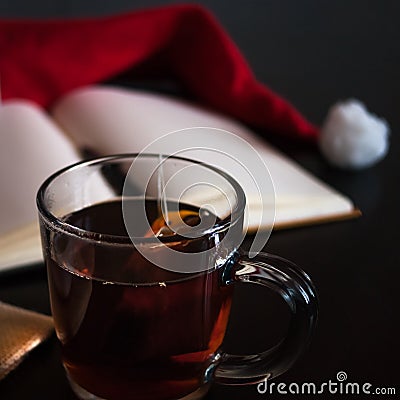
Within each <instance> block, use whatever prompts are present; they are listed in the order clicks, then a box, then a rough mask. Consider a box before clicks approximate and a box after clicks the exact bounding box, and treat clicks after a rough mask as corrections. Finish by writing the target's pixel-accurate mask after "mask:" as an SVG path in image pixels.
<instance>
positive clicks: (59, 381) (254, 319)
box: [0, 0, 400, 399]
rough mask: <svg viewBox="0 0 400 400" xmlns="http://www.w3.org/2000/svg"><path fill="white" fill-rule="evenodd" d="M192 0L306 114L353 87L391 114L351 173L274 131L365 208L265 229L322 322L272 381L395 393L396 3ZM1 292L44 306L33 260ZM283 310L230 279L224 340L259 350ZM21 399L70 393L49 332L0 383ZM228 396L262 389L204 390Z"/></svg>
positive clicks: (44, 5)
mask: <svg viewBox="0 0 400 400" xmlns="http://www.w3.org/2000/svg"><path fill="white" fill-rule="evenodd" d="M169 3H171V2H165V1H164V2H163V1H135V0H131V1H123V0H114V1H113V2H112V3H111V2H109V1H105V0H103V1H78V0H74V1H69V2H65V3H64V2H53V1H35V2H31V1H28V0H25V1H21V0H14V1H12V2H8V3H4V2H1V3H0V17H77V16H94V15H107V14H111V13H119V12H124V11H128V10H134V9H138V8H143V7H144V6H148V5H160V4H169ZM197 3H199V4H203V5H206V6H207V7H209V8H210V9H211V10H212V11H213V12H214V13H215V15H216V16H217V17H218V19H219V20H220V21H221V23H222V24H223V25H224V27H225V28H226V29H227V31H228V32H229V33H230V35H231V36H232V37H233V39H234V40H235V41H236V43H237V44H238V46H239V48H240V49H241V51H242V52H243V53H244V55H245V56H246V58H247V60H248V62H249V64H250V65H251V67H252V68H253V70H254V73H255V75H256V76H257V77H258V78H259V80H260V81H262V82H263V83H265V84H266V85H268V86H269V87H270V88H272V89H274V90H275V91H277V92H278V93H280V94H281V95H282V96H284V97H285V98H287V99H288V100H290V101H291V102H292V103H293V104H294V105H295V106H296V107H297V108H298V109H299V110H300V111H301V112H303V114H304V115H305V116H307V117H308V118H309V119H310V120H311V121H312V122H314V123H316V124H321V123H322V121H323V119H324V117H325V115H326V113H327V111H328V109H329V107H330V105H332V104H333V103H334V102H336V101H337V100H341V99H346V98H351V97H354V98H358V99H360V100H362V101H363V102H365V104H366V105H367V107H368V108H369V109H370V110H371V111H373V112H374V113H376V114H378V115H380V116H383V117H384V118H385V119H387V121H388V122H389V124H390V126H391V131H392V134H391V139H390V140H391V149H390V152H389V155H388V156H387V157H386V159H385V160H384V161H383V162H381V163H379V164H378V165H377V166H375V167H373V168H370V169H367V170H364V171H360V172H349V171H339V170H336V169H333V168H331V167H329V166H328V165H327V164H326V163H325V162H324V160H323V159H322V158H321V157H320V156H319V154H318V153H317V151H316V150H315V149H313V148H309V147H305V146H302V145H300V144H299V143H295V142H293V141H290V142H289V141H287V140H277V141H276V143H275V144H276V145H278V146H279V147H281V149H283V150H284V151H285V152H287V153H288V154H289V155H291V156H292V157H294V158H295V159H296V160H297V161H298V162H299V163H300V164H302V165H303V166H304V167H306V168H307V169H309V170H311V171H312V172H313V173H314V174H315V175H317V176H319V177H321V178H322V179H323V180H325V181H327V182H328V183H329V184H331V185H332V186H334V187H336V188H337V189H338V190H340V191H341V192H343V193H345V194H346V195H348V196H349V197H351V198H352V199H353V200H354V202H355V203H356V204H357V206H358V207H359V208H360V209H361V210H362V212H363V216H362V218H360V219H357V220H351V221H346V222H340V223H333V224H326V225H321V226H313V227H305V228H299V229H294V230H287V231H279V232H275V233H273V235H272V237H271V239H270V241H269V243H268V244H267V246H266V250H267V251H269V252H273V253H277V254H279V255H281V256H284V257H286V258H289V259H291V260H293V261H295V262H296V263H298V264H299V265H301V266H302V267H303V268H304V269H306V270H307V271H308V272H309V273H310V275H311V276H312V278H313V280H314V282H315V284H316V286H317V289H318V293H319V298H320V320H319V325H318V329H317V332H316V334H315V337H314V340H313V342H312V344H311V346H310V348H309V349H308V351H307V352H306V353H305V355H304V356H303V357H302V358H301V359H300V360H299V361H298V362H297V363H296V364H295V366H294V367H293V368H292V369H291V370H290V371H289V372H287V373H286V374H285V375H283V376H281V377H279V378H277V380H276V382H298V383H300V384H301V383H302V382H315V383H321V382H328V380H329V379H331V380H335V377H336V374H337V372H339V371H345V372H346V373H347V375H348V380H347V382H358V383H360V384H361V383H364V382H370V383H371V384H373V387H397V393H400V384H399V376H398V370H399V366H398V365H399V357H400V350H399V337H400V316H399V311H398V307H399V293H400V289H399V286H400V285H399V283H400V256H399V250H398V249H399V243H398V239H399V234H398V223H399V212H398V207H399V204H400V196H399V191H398V185H399V175H400V173H399V168H400V163H399V139H398V132H399V128H400V117H399V114H400V112H399V111H400V79H399V78H400V74H399V71H400V51H399V43H400V24H399V16H400V2H398V1H388V0H386V1H385V0H383V1H357V0H349V1H342V0H339V1H338V0H335V1H325V0H322V1H318V0H308V1H307V0H303V1H296V0H292V1H290V0H276V1H270V0H269V1H261V0H260V1H249V2H244V1H200V2H197ZM0 57H1V55H0ZM0 300H2V301H7V302H10V303H13V304H17V305H21V306H24V307H26V308H30V309H34V310H37V311H42V312H47V313H48V312H49V305H48V297H47V286H46V277H45V272H44V270H43V267H42V266H36V267H35V268H32V269H30V270H27V271H20V272H15V273H9V274H6V275H5V274H3V275H0ZM286 317H287V315H286V311H285V307H284V306H283V304H282V303H281V301H280V300H278V299H276V298H275V296H273V295H265V294H264V293H263V292H262V291H261V290H258V289H253V288H250V289H247V288H244V287H243V288H238V290H237V292H236V297H235V307H234V310H233V313H232V319H231V324H230V333H229V334H228V337H227V341H226V347H227V349H228V350H231V351H236V352H257V351H260V350H262V349H264V348H265V347H266V346H270V345H272V344H273V343H275V342H276V341H277V340H278V338H279V337H280V335H282V334H283V333H284V330H285V327H286V326H287V318H286ZM325 396H326V395H323V397H325ZM268 397H269V398H282V395H278V394H276V395H275V396H268ZM302 397H303V398H306V396H302ZM314 397H319V396H314ZM340 397H343V398H344V397H345V396H340ZM353 397H354V396H353ZM356 397H357V398H362V396H356ZM27 398H42V399H47V398H49V399H51V398H58V399H71V398H72V395H71V393H70V391H69V389H68V386H67V384H66V382H65V379H64V377H63V372H62V369H61V366H60V365H59V362H58V348H57V345H56V341H55V340H54V339H52V340H50V341H48V342H47V343H46V344H44V345H43V346H41V347H40V348H38V349H37V350H35V351H34V352H33V353H32V354H31V355H30V356H29V357H28V359H27V360H26V361H25V362H24V363H23V364H22V365H21V366H20V367H19V368H18V369H17V370H16V371H14V372H13V373H12V374H10V376H9V377H7V378H6V379H5V380H4V381H3V382H0V399H27ZM228 398H229V399H243V398H246V399H262V398H267V395H260V394H258V393H257V390H256V388H255V387H247V388H246V387H234V388H228V387H222V386H215V387H214V388H213V389H212V391H211V392H210V394H209V395H208V397H207V399H228ZM382 398H390V396H385V397H383V396H382Z"/></svg>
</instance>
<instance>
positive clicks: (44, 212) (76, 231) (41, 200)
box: [36, 153, 246, 245]
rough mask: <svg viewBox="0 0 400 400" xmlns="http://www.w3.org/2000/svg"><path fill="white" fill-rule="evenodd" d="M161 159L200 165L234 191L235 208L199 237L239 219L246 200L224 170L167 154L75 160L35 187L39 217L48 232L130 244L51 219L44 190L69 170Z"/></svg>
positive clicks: (128, 240)
mask: <svg viewBox="0 0 400 400" xmlns="http://www.w3.org/2000/svg"><path fill="white" fill-rule="evenodd" d="M160 156H161V157H162V158H163V159H165V160H166V159H174V160H179V161H184V162H188V163H191V164H197V165H200V166H202V167H204V168H207V169H209V170H212V171H214V172H216V173H217V174H219V175H221V176H222V177H223V178H225V179H226V180H227V181H228V182H229V183H230V184H231V185H232V187H233V188H234V191H235V194H236V198H237V203H236V205H235V207H234V208H233V210H232V212H231V214H230V215H229V216H227V217H226V218H224V219H222V220H220V221H218V222H217V223H216V224H215V225H213V227H212V228H209V229H206V230H204V231H202V232H201V231H200V232H199V234H200V235H201V236H205V235H210V234H213V233H217V232H221V231H224V230H225V229H227V228H228V227H230V226H233V225H235V224H236V223H237V221H239V219H240V217H241V216H242V214H243V213H244V209H245V205H246V197H245V194H244V192H243V189H242V188H241V186H240V185H239V183H238V182H237V181H236V180H235V179H234V178H233V177H231V176H230V175H229V174H227V173H225V172H224V171H222V170H220V169H219V168H216V167H214V166H212V165H209V164H207V163H204V162H202V161H197V160H192V159H189V158H185V157H178V156H171V155H166V154H156V153H125V154H115V155H108V156H103V157H95V158H91V159H87V160H83V161H78V162H76V163H74V164H71V165H69V166H66V167H64V168H62V169H60V170H58V171H56V172H54V173H53V174H52V175H50V176H49V177H48V178H47V179H46V180H45V181H44V182H43V183H42V184H41V186H40V187H39V189H38V192H37V196H36V205H37V208H38V211H39V214H40V216H41V217H42V218H43V219H44V220H45V221H46V222H47V223H48V224H49V225H50V228H51V229H55V230H59V231H61V232H63V233H67V234H71V235H74V236H77V237H79V238H81V239H86V240H92V241H96V242H100V243H104V244H106V243H108V244H113V245H118V244H120V245H126V244H128V245H132V244H133V243H132V240H131V237H130V236H129V235H128V236H120V235H112V234H105V233H99V232H94V231H89V230H86V229H82V228H78V227H76V226H74V225H72V224H69V223H67V222H65V221H63V220H62V219H60V218H58V217H57V216H55V215H54V214H53V213H52V212H50V210H48V208H47V207H46V205H45V193H46V190H47V189H48V187H49V186H50V185H51V183H52V182H53V181H55V180H56V179H57V178H58V177H60V176H61V175H63V174H66V173H68V172H70V171H73V170H76V169H80V168H84V167H88V166H91V165H97V164H102V163H106V162H110V161H116V162H118V161H120V162H122V161H127V160H129V159H131V160H132V161H133V160H134V159H135V158H138V157H140V158H157V159H158V158H159V157H160ZM135 240H139V241H141V242H142V243H153V242H154V241H155V240H156V238H152V237H148V238H146V237H137V238H136V237H135ZM158 240H161V241H162V242H165V243H168V242H175V241H177V240H193V239H190V238H186V237H180V236H178V235H173V236H170V237H168V236H167V237H164V238H158Z"/></svg>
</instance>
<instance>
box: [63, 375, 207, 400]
mask: <svg viewBox="0 0 400 400" xmlns="http://www.w3.org/2000/svg"><path fill="white" fill-rule="evenodd" d="M67 378H68V381H69V384H70V386H71V389H72V391H73V392H74V393H75V395H76V396H77V397H78V399H80V400H107V399H104V398H103V397H99V396H96V395H95V394H93V393H90V392H88V391H87V390H86V389H84V388H83V387H82V386H80V385H79V384H77V383H76V382H75V381H74V380H73V379H72V378H71V376H70V375H69V374H68V372H67ZM209 389H210V384H209V383H206V384H204V385H203V386H202V387H200V388H198V389H197V390H195V391H194V392H192V393H189V394H188V395H186V396H185V397H180V398H179V399H174V400H199V399H202V398H203V397H204V396H205V395H206V394H207V392H208V391H209ZM171 400H172V399H171Z"/></svg>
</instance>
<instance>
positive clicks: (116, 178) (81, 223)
mask: <svg viewBox="0 0 400 400" xmlns="http://www.w3.org/2000/svg"><path fill="white" fill-rule="evenodd" d="M126 189H127V190H126ZM37 205H38V210H39V221H40V228H41V236H42V247H43V254H44V259H45V263H46V265H47V271H48V281H49V288H50V300H51V308H52V314H53V317H54V323H55V328H56V332H57V336H58V338H59V341H60V343H61V349H62V359H63V364H64V367H65V370H66V372H67V377H68V379H69V381H70V384H71V388H72V389H73V391H74V392H75V394H76V395H77V396H78V398H80V399H82V400H124V399H137V400H178V399H179V400H198V399H200V398H201V397H203V396H204V395H205V394H206V393H207V390H208V389H209V387H210V383H211V382H217V383H221V384H227V385H238V384H251V383H257V382H260V381H264V379H265V378H268V379H271V378H274V377H276V376H279V375H280V374H282V373H283V372H285V371H287V370H288V368H290V367H291V366H292V365H293V363H294V361H295V360H296V359H297V358H298V357H299V356H300V354H301V353H302V351H303V350H304V348H305V347H306V345H307V344H308V342H309V340H310V337H311V335H312V333H313V330H314V327H315V324H316V319H317V300H316V295H315V290H314V287H313V285H312V282H311V280H310V278H309V277H308V276H307V274H306V273H305V272H304V271H302V270H301V269H299V268H298V267H297V266H295V265H294V264H293V263H291V262H290V261H287V260H284V259H282V258H280V257H278V256H273V255H270V254H265V253H257V255H255V254H253V255H250V254H247V253H246V252H244V251H242V250H240V244H241V242H242V239H243V237H244V231H243V222H244V215H245V206H246V202H245V195H244V192H243V190H242V188H241V187H240V185H239V184H238V183H237V182H236V181H235V180H234V179H233V178H231V177H230V176H229V175H227V174H226V173H224V172H223V171H220V170H218V169H216V168H214V167H212V166H209V165H206V164H204V163H200V162H197V161H193V160H189V159H185V158H180V157H173V156H171V157H169V156H162V155H159V154H127V155H115V156H107V157H103V158H98V159H93V160H88V161H83V162H81V163H78V164H76V165H72V166H70V167H67V168H65V169H64V170H61V171H58V172H56V173H55V174H54V175H52V176H51V177H49V178H48V179H47V180H46V181H45V182H44V183H43V184H42V186H41V188H40V189H39V192H38V195H37ZM143 222H145V223H143ZM239 253H240V254H239ZM236 283H241V284H247V285H248V284H250V285H258V286H262V287H264V288H265V289H266V290H269V291H271V290H272V291H275V292H276V293H278V294H279V295H280V296H281V297H282V298H283V300H285V301H286V303H287V304H288V307H289V310H290V312H291V315H292V319H291V323H290V327H289V330H288V332H287V335H286V337H285V338H283V339H282V341H281V342H280V344H279V346H275V347H274V348H273V349H269V350H266V351H264V352H261V353H258V354H253V355H252V354H250V355H231V354H228V353H225V352H223V351H222V349H221V345H222V343H223V339H224V335H225V331H226V327H227V324H228V318H229V312H230V308H231V300H232V293H233V287H234V286H235V284H236ZM249 339H251V337H250V338H249V337H247V338H246V335H245V340H249Z"/></svg>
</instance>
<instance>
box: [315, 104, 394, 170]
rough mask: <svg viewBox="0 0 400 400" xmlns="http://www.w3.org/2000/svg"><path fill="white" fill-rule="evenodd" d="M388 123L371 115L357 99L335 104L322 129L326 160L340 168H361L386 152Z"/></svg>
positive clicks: (322, 142) (379, 158)
mask: <svg viewBox="0 0 400 400" xmlns="http://www.w3.org/2000/svg"><path fill="white" fill-rule="evenodd" d="M388 136H389V126H388V124H387V122H386V121H385V120H383V119H380V118H378V117H377V116H376V115H374V114H370V113H369V112H368V111H367V110H366V108H365V106H364V105H363V104H362V103H361V102H359V101H357V100H347V101H346V102H343V103H337V104H335V105H334V106H333V107H332V108H331V109H330V110H329V113H328V117H327V118H326V121H325V123H324V125H323V127H322V129H321V136H320V140H319V144H320V149H321V151H322V153H323V154H324V156H325V157H326V158H327V160H328V161H329V162H330V163H331V164H333V165H335V166H338V167H341V168H352V169H361V168H365V167H369V166H371V165H373V164H375V163H376V162H378V161H379V160H381V159H382V158H383V157H384V156H385V155H386V153H387V151H388V147H389V143H388Z"/></svg>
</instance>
